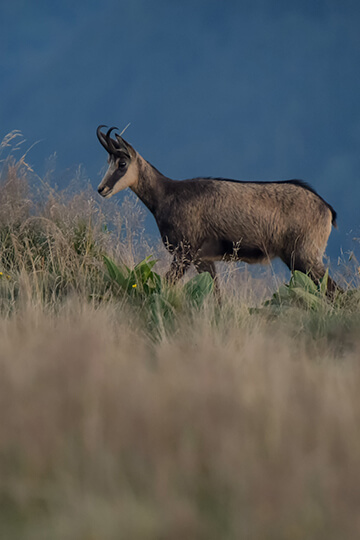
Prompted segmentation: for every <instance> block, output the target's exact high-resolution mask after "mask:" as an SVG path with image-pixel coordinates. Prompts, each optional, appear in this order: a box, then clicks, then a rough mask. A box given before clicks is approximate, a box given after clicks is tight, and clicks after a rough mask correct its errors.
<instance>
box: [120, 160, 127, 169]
mask: <svg viewBox="0 0 360 540" xmlns="http://www.w3.org/2000/svg"><path fill="white" fill-rule="evenodd" d="M125 167H126V161H120V162H119V169H125Z"/></svg>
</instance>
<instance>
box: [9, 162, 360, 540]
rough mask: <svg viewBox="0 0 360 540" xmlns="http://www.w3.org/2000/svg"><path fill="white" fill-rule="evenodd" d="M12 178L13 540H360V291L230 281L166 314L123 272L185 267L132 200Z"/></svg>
mask: <svg viewBox="0 0 360 540" xmlns="http://www.w3.org/2000/svg"><path fill="white" fill-rule="evenodd" d="M0 179H1V185H0V272H1V273H0V400H1V407H0V426H1V429H0V537H1V538H6V539H10V540H12V539H16V540H18V539H26V540H28V539H29V540H30V539H31V540H32V539H36V540H38V539H44V540H45V539H49V538H51V539H52V540H63V539H65V538H66V539H69V540H94V539H102V540H103V539H114V540H115V539H116V540H117V539H122V538H124V539H128V538H131V539H134V540H137V539H139V540H140V539H146V540H148V539H149V540H168V539H171V540H177V539H179V540H180V539H181V540H183V539H193V538H194V539H204V540H205V539H206V540H211V539H216V540H218V539H222V540H223V539H224V540H230V539H231V540H238V539H246V540H247V539H249V540H250V539H251V540H252V539H256V540H258V539H261V540H303V539H304V538H314V539H315V538H316V539H324V540H325V539H326V540H332V539H333V540H338V539H339V538H345V539H349V540H352V539H357V538H359V536H360V518H359V511H358V510H359V506H360V393H359V388H360V335H359V329H360V296H359V293H358V290H356V289H355V290H354V291H352V292H351V293H347V295H345V296H344V297H343V300H342V301H341V300H339V301H338V302H337V303H335V304H330V303H329V302H327V301H326V299H324V298H323V297H321V294H320V293H319V294H318V293H317V292H316V291H313V294H314V295H315V296H316V301H314V302H310V303H309V302H303V301H300V302H299V301H298V297H299V294H298V293H296V292H295V293H293V292H292V291H293V290H294V288H293V289H286V288H285V289H284V288H280V289H279V291H280V293H278V294H277V295H276V296H275V297H273V299H272V301H270V302H268V303H267V304H266V305H264V300H265V299H266V298H267V299H269V297H271V294H270V292H269V291H270V289H271V288H272V289H273V290H274V289H278V285H279V284H275V283H274V281H272V282H271V286H270V288H269V280H265V278H264V279H255V278H254V279H253V278H251V277H249V276H247V277H246V276H244V272H242V273H241V272H240V273H239V272H237V273H236V274H233V273H232V271H231V270H229V271H228V273H227V274H226V273H225V274H224V275H223V276H222V278H221V281H222V283H221V285H222V288H223V291H224V292H223V304H222V306H221V307H219V306H218V305H217V304H216V303H215V302H214V301H213V299H212V296H211V295H209V294H205V293H204V295H203V298H202V301H201V302H197V301H196V302H192V301H189V299H186V298H187V297H186V295H185V293H183V289H184V287H183V285H180V286H179V288H177V289H176V290H175V292H171V291H170V292H169V291H167V292H166V294H167V295H170V296H167V297H163V296H161V295H162V291H161V290H160V289H156V290H155V294H158V295H160V299H161V302H163V303H161V302H160V300H159V301H158V302H160V303H158V304H157V303H156V302H154V305H155V307H154V305H153V304H151V303H150V304H149V305H151V306H152V307H151V309H150V308H149V305H148V303H147V302H148V301H147V298H148V296H146V295H148V292H146V291H147V289H146V288H144V287H143V289H142V291H143V292H144V291H145V292H146V295H145V296H142V295H141V294H140V293H139V292H133V290H134V289H136V287H135V288H134V287H133V285H134V283H139V280H138V277H136V279H135V278H134V279H135V281H134V283H133V282H131V283H130V281H128V283H127V284H126V283H125V285H124V287H125V286H126V287H127V285H128V286H129V287H128V293H126V294H125V293H124V290H121V287H120V289H119V287H117V285H116V282H115V283H114V280H113V281H111V279H110V280H109V277H110V278H111V275H110V276H109V272H108V270H109V268H107V267H106V265H105V264H104V255H105V256H107V257H108V260H111V261H115V264H116V265H117V267H118V268H120V267H122V268H125V266H128V268H129V272H130V273H131V271H132V270H131V269H132V268H133V267H134V266H135V263H138V262H139V261H140V260H142V259H144V257H145V255H149V254H150V253H152V254H153V255H154V257H155V258H156V259H159V261H158V263H157V265H156V266H155V269H157V273H159V274H162V273H163V268H164V267H165V266H166V264H167V260H166V255H165V254H164V251H163V250H162V249H161V248H160V247H159V246H150V245H149V242H148V241H147V240H146V237H145V235H144V232H143V228H142V221H141V217H139V209H138V207H137V205H136V204H134V203H133V202H132V200H131V199H128V200H126V202H125V203H124V204H123V205H122V207H120V208H119V207H117V206H116V204H113V203H111V204H110V202H108V201H106V204H105V205H104V204H103V202H101V201H98V200H97V197H96V195H95V194H94V193H93V192H92V191H91V190H90V189H88V188H85V189H83V190H80V192H79V191H75V192H69V191H67V192H60V191H58V190H54V189H51V188H50V187H49V186H48V185H47V184H46V182H42V181H35V180H33V177H32V175H31V173H29V171H28V170H27V168H26V166H25V164H24V162H23V161H21V160H20V161H18V162H14V161H11V160H7V161H6V163H5V164H4V166H3V170H2V172H1V178H0ZM29 184H30V186H29ZM143 270H144V268H143ZM150 271H153V267H152V266H151V268H150ZM239 274H240V275H239ZM353 274H354V276H355V272H353ZM131 275H132V278H133V277H134V276H138V275H139V274H131ZM149 276H150V274H149V275H148V277H149ZM153 279H154V283H155V285H154V288H155V287H156V278H155V277H154V278H153ZM354 280H355V281H354V283H355V284H356V279H355V277H354ZM270 281H271V280H270ZM148 283H150V285H151V283H152V282H145V284H148ZM188 288H190V289H191V287H188ZM260 289H261V291H263V293H262V296H261V295H260V297H259V294H256V291H258V290H260ZM149 294H150V293H149ZM164 294H165V293H164ZM151 295H153V293H151ZM171 295H172V296H171ZM302 296H303V295H302ZM154 298H156V297H155V296H154ZM318 298H319V300H318ZM190 300H191V298H190ZM311 300H313V299H312V298H311ZM156 306H157V307H156ZM164 306H165V307H164ZM166 306H168V309H169V310H170V312H171V313H172V316H171V317H169V316H168V315H167V313H168V312H167V311H166V309H165V308H166ZM169 306H170V307H169ZM254 308H255V309H254ZM154 314H155V317H154ZM169 321H170V323H169ZM154 333H155V334H156V339H154Z"/></svg>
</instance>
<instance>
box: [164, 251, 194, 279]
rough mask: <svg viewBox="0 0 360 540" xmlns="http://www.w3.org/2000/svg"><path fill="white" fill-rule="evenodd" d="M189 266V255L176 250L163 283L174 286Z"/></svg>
mask: <svg viewBox="0 0 360 540" xmlns="http://www.w3.org/2000/svg"><path fill="white" fill-rule="evenodd" d="M190 264H191V258H190V256H189V254H188V253H186V252H184V251H183V250H180V249H178V250H176V251H175V253H174V257H173V260H172V261H171V265H170V269H169V270H168V271H167V272H166V274H165V281H166V282H167V283H168V284H169V285H175V283H176V282H177V281H179V279H181V278H182V277H183V275H184V274H185V272H186V270H187V269H188V268H189V266H190Z"/></svg>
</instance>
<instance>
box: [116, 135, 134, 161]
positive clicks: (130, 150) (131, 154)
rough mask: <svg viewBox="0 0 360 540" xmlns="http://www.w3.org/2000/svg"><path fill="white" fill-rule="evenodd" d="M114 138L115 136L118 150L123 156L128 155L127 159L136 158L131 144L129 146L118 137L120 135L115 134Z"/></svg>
mask: <svg viewBox="0 0 360 540" xmlns="http://www.w3.org/2000/svg"><path fill="white" fill-rule="evenodd" d="M115 136H116V140H117V144H118V147H119V150H120V151H121V152H124V153H125V154H128V156H129V157H132V158H134V157H135V156H136V152H135V150H134V149H133V147H132V146H131V144H129V143H128V142H127V141H125V139H123V138H122V137H120V135H118V134H117V133H116V134H115Z"/></svg>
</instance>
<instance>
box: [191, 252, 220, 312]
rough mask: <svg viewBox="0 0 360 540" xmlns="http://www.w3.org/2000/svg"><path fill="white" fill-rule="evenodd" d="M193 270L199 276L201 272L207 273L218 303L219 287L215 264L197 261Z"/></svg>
mask: <svg viewBox="0 0 360 540" xmlns="http://www.w3.org/2000/svg"><path fill="white" fill-rule="evenodd" d="M194 265H195V268H196V270H197V272H198V273H199V274H201V273H202V272H209V274H210V276H211V277H212V278H213V281H214V296H215V298H216V299H217V301H218V302H220V299H221V298H220V286H219V279H218V275H217V273H216V268H215V263H214V262H212V261H204V260H201V259H200V260H197V261H195V263H194Z"/></svg>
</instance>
